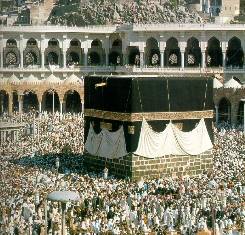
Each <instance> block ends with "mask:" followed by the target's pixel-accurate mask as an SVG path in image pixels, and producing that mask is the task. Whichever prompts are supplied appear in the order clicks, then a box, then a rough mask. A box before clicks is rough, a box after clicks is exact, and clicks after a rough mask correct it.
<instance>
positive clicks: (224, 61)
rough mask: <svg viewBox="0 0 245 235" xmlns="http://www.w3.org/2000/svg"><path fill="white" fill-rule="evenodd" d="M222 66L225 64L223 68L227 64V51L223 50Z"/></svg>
mask: <svg viewBox="0 0 245 235" xmlns="http://www.w3.org/2000/svg"><path fill="white" fill-rule="evenodd" d="M222 66H223V68H225V66H226V51H223V60H222Z"/></svg>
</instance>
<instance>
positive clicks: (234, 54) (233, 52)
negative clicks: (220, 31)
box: [226, 37, 244, 67]
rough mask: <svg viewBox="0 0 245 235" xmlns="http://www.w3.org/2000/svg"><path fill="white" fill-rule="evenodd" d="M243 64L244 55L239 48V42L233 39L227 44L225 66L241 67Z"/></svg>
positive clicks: (237, 39) (235, 38)
mask: <svg viewBox="0 0 245 235" xmlns="http://www.w3.org/2000/svg"><path fill="white" fill-rule="evenodd" d="M243 63H244V53H243V49H242V46H241V40H240V39H239V38H237V37H233V38H231V39H230V40H229V42H228V48H227V52H226V65H227V66H232V67H242V66H243Z"/></svg>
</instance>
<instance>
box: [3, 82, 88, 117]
mask: <svg viewBox="0 0 245 235" xmlns="http://www.w3.org/2000/svg"><path fill="white" fill-rule="evenodd" d="M83 109H84V101H83V89H81V87H77V86H76V85H70V86H69V87H68V86H67V87H65V86H62V87H57V88H55V89H54V88H50V87H48V86H47V87H45V86H43V87H41V89H40V88H37V87H31V86H30V87H26V88H25V89H21V90H19V89H11V90H7V89H6V90H4V89H2V90H0V115H2V114H3V113H9V114H10V115H11V114H12V113H13V112H20V113H22V112H29V111H33V110H36V111H38V112H42V111H47V112H56V111H59V112H61V113H63V112H70V113H79V112H82V111H83Z"/></svg>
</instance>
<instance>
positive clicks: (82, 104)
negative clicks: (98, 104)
mask: <svg viewBox="0 0 245 235" xmlns="http://www.w3.org/2000/svg"><path fill="white" fill-rule="evenodd" d="M81 106H82V110H81V111H82V113H84V103H83V102H81Z"/></svg>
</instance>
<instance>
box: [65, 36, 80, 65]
mask: <svg viewBox="0 0 245 235" xmlns="http://www.w3.org/2000/svg"><path fill="white" fill-rule="evenodd" d="M66 63H67V65H81V64H82V49H81V42H80V41H79V40H78V39H76V38H74V39H72V40H71V41H70V47H69V48H68V50H67V53H66Z"/></svg>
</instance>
